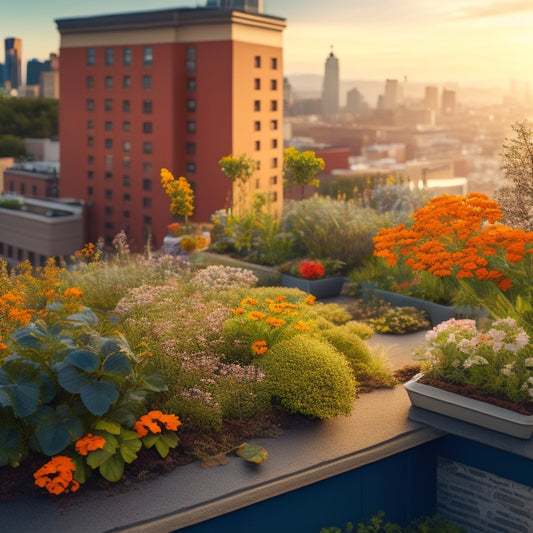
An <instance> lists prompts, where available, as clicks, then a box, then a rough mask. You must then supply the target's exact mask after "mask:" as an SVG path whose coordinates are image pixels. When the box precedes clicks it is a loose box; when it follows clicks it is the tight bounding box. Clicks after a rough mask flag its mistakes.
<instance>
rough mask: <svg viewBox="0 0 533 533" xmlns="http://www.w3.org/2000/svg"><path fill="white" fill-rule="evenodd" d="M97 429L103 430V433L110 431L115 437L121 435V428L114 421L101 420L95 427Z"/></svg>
mask: <svg viewBox="0 0 533 533" xmlns="http://www.w3.org/2000/svg"><path fill="white" fill-rule="evenodd" d="M95 429H101V430H102V431H108V432H109V433H112V434H113V435H120V430H121V426H120V424H118V423H117V422H113V421H112V420H99V421H98V422H97V424H96V426H95Z"/></svg>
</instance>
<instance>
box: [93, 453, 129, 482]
mask: <svg viewBox="0 0 533 533" xmlns="http://www.w3.org/2000/svg"><path fill="white" fill-rule="evenodd" d="M124 466H125V463H124V459H122V457H121V456H120V455H118V454H115V455H113V456H112V457H110V458H109V459H108V460H107V461H106V462H105V463H103V464H102V465H101V466H100V469H99V471H100V474H102V477H104V478H105V479H107V480H108V481H111V482H113V483H115V482H117V481H119V480H120V478H121V477H122V474H123V473H124Z"/></svg>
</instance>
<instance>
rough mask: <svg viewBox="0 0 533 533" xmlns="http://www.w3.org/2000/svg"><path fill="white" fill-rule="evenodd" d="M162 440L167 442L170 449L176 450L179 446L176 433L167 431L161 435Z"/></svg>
mask: <svg viewBox="0 0 533 533" xmlns="http://www.w3.org/2000/svg"><path fill="white" fill-rule="evenodd" d="M161 439H162V440H164V441H165V443H166V444H167V446H168V447H169V448H175V447H176V446H177V445H178V442H179V438H178V436H177V435H176V433H173V432H171V431H165V432H164V433H162V434H161Z"/></svg>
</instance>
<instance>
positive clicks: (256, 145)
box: [255, 141, 261, 151]
mask: <svg viewBox="0 0 533 533" xmlns="http://www.w3.org/2000/svg"><path fill="white" fill-rule="evenodd" d="M255 149H256V151H257V150H261V141H255Z"/></svg>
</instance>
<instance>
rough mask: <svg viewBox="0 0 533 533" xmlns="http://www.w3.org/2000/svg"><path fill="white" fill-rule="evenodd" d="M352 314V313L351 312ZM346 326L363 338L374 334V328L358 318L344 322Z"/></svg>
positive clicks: (368, 337)
mask: <svg viewBox="0 0 533 533" xmlns="http://www.w3.org/2000/svg"><path fill="white" fill-rule="evenodd" d="M350 315H351V313H350ZM344 327H345V328H346V329H347V330H348V331H349V332H350V333H352V334H354V335H357V336H358V337H361V339H363V340H366V339H370V337H372V335H374V330H373V329H372V328H371V327H370V326H369V325H367V324H365V323H364V322H358V321H357V320H350V321H349V322H346V323H345V324H344Z"/></svg>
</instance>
